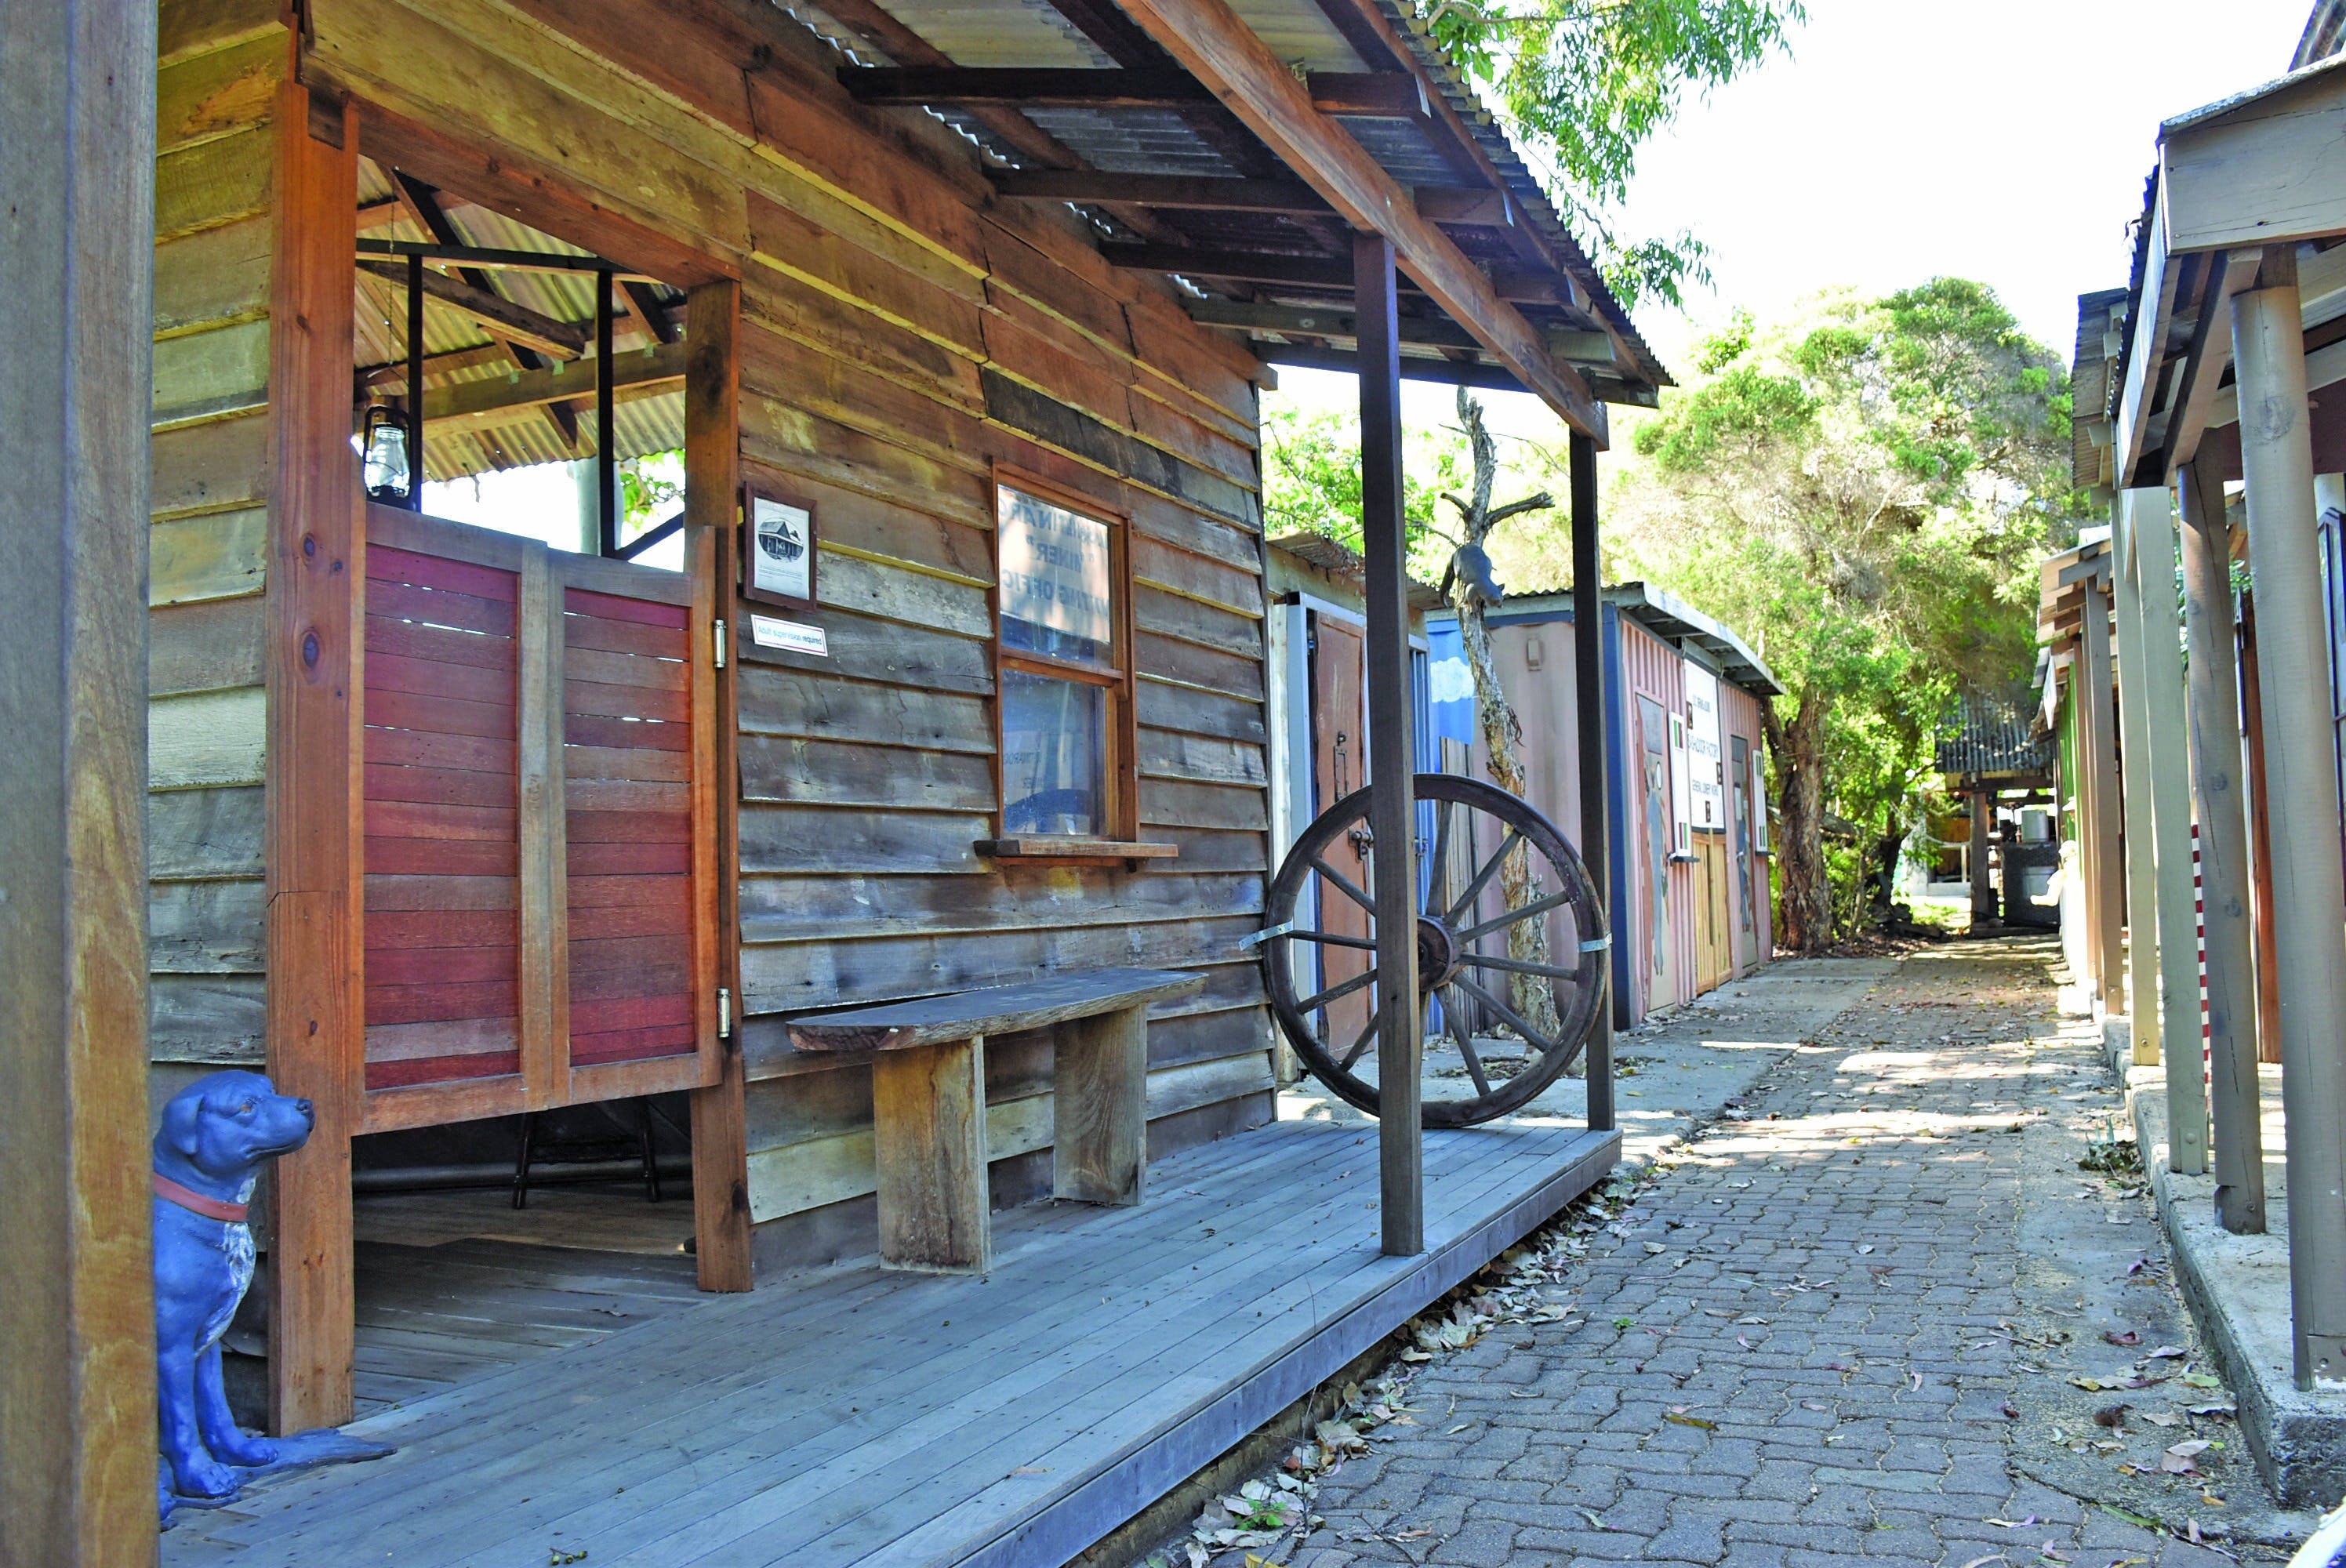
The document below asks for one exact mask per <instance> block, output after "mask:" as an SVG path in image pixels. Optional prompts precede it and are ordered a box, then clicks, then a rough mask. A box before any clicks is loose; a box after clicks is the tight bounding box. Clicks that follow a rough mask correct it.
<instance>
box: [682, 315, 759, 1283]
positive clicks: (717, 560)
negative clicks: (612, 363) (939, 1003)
mask: <svg viewBox="0 0 2346 1568" xmlns="http://www.w3.org/2000/svg"><path fill="white" fill-rule="evenodd" d="M740 332H741V286H740V285H739V283H736V282H734V281H733V280H730V279H721V280H718V281H716V282H713V283H703V284H701V285H700V286H699V288H696V289H694V290H692V291H691V293H689V294H688V295H687V296H686V297H685V350H686V353H687V355H688V359H687V362H686V370H685V377H684V390H685V402H684V445H685V461H684V473H685V491H684V509H685V521H686V524H687V530H688V545H687V549H686V560H687V562H688V565H689V567H690V570H691V571H692V573H693V579H694V583H695V585H696V592H697V593H699V594H705V595H707V596H709V599H710V603H709V605H707V606H702V605H701V604H699V601H698V600H697V599H696V602H695V604H694V611H695V614H696V615H697V616H700V617H701V618H702V619H704V620H705V619H706V618H707V617H708V616H710V615H719V616H730V615H731V614H732V610H731V606H732V604H733V575H734V574H733V552H734V541H735V540H736V539H737V538H738V537H739V535H738V533H737V531H736V530H735V528H734V526H733V524H734V521H735V518H736V509H737V507H738V506H739V504H740V503H739V492H740V483H741V475H740V469H741V463H740V451H741V436H740V411H741V369H740V355H739V349H738V344H739V340H740ZM742 629H745V630H746V628H742ZM737 668H738V664H737V661H736V660H735V659H733V658H732V657H728V658H727V660H726V667H725V668H724V669H723V670H722V671H720V672H716V675H715V678H716V680H717V694H716V695H717V702H716V709H715V711H716V713H717V717H718V720H719V726H720V730H721V733H723V734H725V735H728V736H729V735H730V734H731V733H732V730H733V711H734V697H733V682H734V679H735V672H736V670H737ZM732 780H733V770H732V769H731V768H730V767H722V768H720V769H719V788H718V789H717V807H718V834H717V841H718V842H719V843H720V844H727V845H729V844H732V843H733V842H735V828H734V817H735V813H736V812H737V811H738V810H739V801H738V796H739V791H738V790H737V789H734V788H732ZM723 859H725V860H728V861H732V860H737V859H738V857H734V856H731V855H728V856H725V857H723ZM734 874H736V873H735V872H734V871H733V869H732V868H731V867H730V866H729V867H728V868H727V876H726V884H725V887H724V890H723V891H722V894H721V896H720V897H719V900H718V906H717V907H718V917H717V918H718V921H719V936H718V946H719V952H718V968H717V975H718V983H719V985H723V986H727V987H729V988H730V989H731V991H732V993H733V994H734V995H735V996H739V995H740V994H741V978H740V975H739V972H737V971H738V969H739V958H738V954H739V952H740V942H739V932H737V930H736V923H737V921H739V910H740V901H739V898H738V897H737V896H736V894H735V892H734V891H733V888H732V885H731V880H732V876H733V875H734ZM719 1061H720V1063H721V1066H720V1069H719V1078H718V1081H717V1083H716V1084H714V1085H712V1086H710V1087H709V1088H706V1089H695V1090H693V1091H692V1101H691V1104H692V1165H693V1172H692V1175H693V1181H692V1210H693V1237H694V1257H695V1261H696V1262H697V1263H698V1265H699V1277H700V1288H702V1289H703V1290H747V1289H749V1288H750V1284H751V1278H750V1274H751V1270H750V1176H749V1143H748V1127H747V1124H746V1119H745V1118H746V1105H745V1103H744V1099H743V1095H744V1084H743V1082H742V1072H741V1031H740V1029H739V1026H738V1025H737V1026H736V1027H735V1028H734V1029H733V1030H732V1031H731V1032H730V1033H728V1034H727V1035H725V1037H724V1038H723V1039H722V1040H720V1041H719Z"/></svg>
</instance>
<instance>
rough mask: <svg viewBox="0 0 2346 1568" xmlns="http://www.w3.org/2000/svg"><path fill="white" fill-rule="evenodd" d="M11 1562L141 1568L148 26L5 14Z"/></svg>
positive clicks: (0, 1083) (61, 10) (48, 13)
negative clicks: (11, 321)
mask: <svg viewBox="0 0 2346 1568" xmlns="http://www.w3.org/2000/svg"><path fill="white" fill-rule="evenodd" d="M0 147H5V148H7V149H8V152H7V157H6V158H5V160H0V209H5V211H6V213H7V216H8V220H7V222H6V223H5V224H0V270H5V275H6V277H7V279H8V280H9V283H10V286H11V287H12V288H13V289H14V290H15V292H16V296H17V298H18V299H19V300H22V301H24V304H25V309H24V310H23V311H20V312H19V315H18V319H17V321H15V326H14V329H13V330H12V331H11V333H10V338H9V346H8V352H7V353H6V354H5V355H0V726H5V734H6V735H7V737H8V742H7V744H6V745H5V746H0V791H5V796H0V798H5V799H6V800H7V802H8V813H9V815H8V829H7V831H6V832H5V833H0V1105H5V1107H6V1112H5V1115H6V1117H7V1131H6V1135H5V1137H0V1178H5V1181H6V1183H7V1192H8V1202H9V1206H10V1215H9V1219H8V1225H7V1245H6V1246H5V1247H0V1304H5V1305H0V1314H4V1315H5V1318H6V1319H7V1323H8V1331H7V1350H6V1356H5V1366H0V1563H5V1564H6V1568H84V1565H86V1568H117V1565H120V1568H137V1565H138V1564H142V1563H153V1562H154V1561H155V1398H154V1386H155V1383H154V1379H155V1359H154V1355H155V1341H154V1305H153V1296H152V1289H151V1285H150V1273H149V1266H148V1258H149V1252H148V1247H149V1245H150V1244H149V1236H148V1190H147V1173H148V1154H147V883H146V877H147V867H146V843H145V832H144V823H145V813H146V785H147V718H146V710H147V595H146V584H147V501H148V467H147V415H148V405H149V393H148V344H149V342H150V341H151V337H152V332H153V321H154V315H153V311H152V306H151V302H150V297H149V295H150V283H149V280H150V278H151V276H152V268H153V260H152V256H153V252H152V250H151V249H150V247H151V243H152V238H151V237H152V235H153V233H154V169H155V8H154V7H153V6H151V5H112V4H99V3H96V0H43V3H41V4H37V5H8V6H6V7H5V9H0Z"/></svg>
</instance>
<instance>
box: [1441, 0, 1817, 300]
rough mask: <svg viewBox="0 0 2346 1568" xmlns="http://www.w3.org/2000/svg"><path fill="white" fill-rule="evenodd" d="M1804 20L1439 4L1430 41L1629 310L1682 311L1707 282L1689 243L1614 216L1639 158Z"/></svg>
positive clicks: (1635, 1)
mask: <svg viewBox="0 0 2346 1568" xmlns="http://www.w3.org/2000/svg"><path fill="white" fill-rule="evenodd" d="M1805 20H1807V14H1806V12H1805V11H1804V10H1803V8H1802V6H1801V5H1800V0H1439V3H1438V4H1436V5H1433V6H1432V9H1431V15H1429V17H1428V21H1429V24H1430V25H1431V26H1432V28H1433V35H1434V36H1435V37H1436V38H1437V39H1439V40H1440V41H1441V42H1442V44H1443V45H1444V46H1446V47H1447V48H1449V49H1450V50H1451V51H1452V53H1453V54H1454V56H1455V57H1457V58H1458V59H1460V60H1461V61H1463V62H1464V65H1465V66H1466V68H1467V70H1468V71H1469V72H1470V73H1471V74H1472V75H1473V76H1475V77H1477V78H1479V79H1480V80H1481V81H1482V83H1483V84H1484V86H1485V87H1487V88H1488V89H1489V90H1490V92H1491V94H1492V96H1493V97H1494V99H1495V101H1496V103H1497V105H1498V107H1499V108H1500V110H1501V111H1502V112H1503V113H1504V114H1505V115H1506V117H1508V118H1509V119H1510V120H1511V121H1512V122H1513V123H1514V126H1515V128H1516V130H1517V131H1518V132H1519V133H1520V135H1521V136H1522V137H1523V138H1524V139H1525V141H1527V142H1528V143H1529V144H1530V146H1531V147H1532V148H1534V149H1535V150H1536V151H1538V152H1541V153H1543V154H1545V156H1546V157H1548V158H1552V159H1553V160H1554V162H1555V164H1556V171H1557V176H1558V182H1560V183H1561V185H1562V186H1563V187H1564V188H1562V189H1558V190H1554V191H1552V192H1551V193H1550V194H1551V195H1553V196H1554V197H1555V198H1556V199H1557V200H1558V201H1559V202H1561V203H1563V204H1564V206H1565V208H1566V214H1567V217H1568V218H1570V219H1571V220H1572V222H1573V225H1574V228H1575V229H1576V230H1577V231H1579V232H1580V233H1581V234H1582V236H1583V237H1584V239H1593V240H1594V241H1595V247H1594V248H1595V250H1596V254H1597V255H1598V257H1599V260H1600V261H1601V263H1602V264H1603V266H1604V268H1605V272H1606V279H1607V283H1609V284H1610V285H1611V286H1612V287H1613V289H1614V291H1615V292H1616V293H1617V294H1618V295H1619V296H1620V297H1621V299H1622V300H1623V301H1624V302H1625V303H1627V304H1635V303H1636V302H1637V301H1638V300H1667V301H1668V302H1669V303H1671V304H1674V305H1675V304H1679V303H1682V302H1683V299H1682V296H1683V292H1684V290H1685V287H1686V285H1688V284H1689V283H1707V282H1708V281H1709V270H1708V268H1707V267H1706V265H1705V261H1704V250H1703V247H1702V244H1701V242H1700V241H1699V240H1698V239H1695V238H1694V237H1693V236H1692V235H1690V234H1688V233H1683V232H1681V233H1679V234H1678V235H1676V236H1674V237H1671V238H1668V239H1660V238H1652V239H1642V240H1632V239H1626V238H1624V237H1623V236H1621V235H1620V234H1618V233H1617V232H1616V230H1615V227H1614V224H1613V222H1612V214H1613V213H1614V212H1615V211H1616V210H1617V209H1618V208H1619V206H1620V204H1621V202H1622V201H1623V200H1624V199H1626V198H1627V194H1628V188H1629V180H1630V178H1631V176H1632V175H1633V174H1634V173H1635V172H1636V169H1637V150H1638V148H1641V147H1643V146H1644V145H1645V143H1646V142H1647V139H1648V138H1650V137H1653V136H1654V135H1655V134H1656V133H1657V132H1658V131H1660V130H1661V129H1663V128H1664V127H1667V126H1668V124H1669V123H1670V121H1671V120H1672V119H1673V118H1675V117H1677V115H1678V110H1679V108H1680V107H1683V105H1684V104H1685V102H1686V99H1687V97H1688V94H1689V93H1692V94H1694V95H1696V96H1700V95H1701V94H1703V93H1706V92H1708V91H1709V89H1710V88H1712V87H1717V86H1719V84H1721V83H1724V82H1727V81H1729V80H1731V79H1732V78H1734V77H1735V76H1738V75H1739V74H1740V73H1741V72H1743V71H1744V70H1746V69H1748V68H1749V67H1750V66H1754V65H1757V64H1758V63H1759V62H1760V60H1762V59H1764V58H1766V57H1767V56H1769V55H1770V54H1772V53H1774V52H1775V51H1777V50H1779V49H1781V48H1784V47H1786V44H1787V37H1788V35H1789V34H1790V30H1791V29H1792V28H1793V27H1795V26H1798V25H1800V23H1802V22H1804V21H1805Z"/></svg>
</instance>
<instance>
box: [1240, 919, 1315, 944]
mask: <svg viewBox="0 0 2346 1568" xmlns="http://www.w3.org/2000/svg"><path fill="white" fill-rule="evenodd" d="M1302 923H1303V922H1302V921H1299V920H1291V921H1288V922H1287V923H1286V924H1285V925H1275V926H1271V927H1270V928H1269V929H1267V930H1264V931H1259V932H1255V933H1254V934H1253V935H1252V936H1247V937H1240V938H1239V947H1241V948H1249V947H1260V946H1261V945H1262V944H1263V943H1264V942H1269V941H1270V940H1271V938H1273V937H1280V936H1285V935H1287V934H1288V933H1289V932H1291V931H1293V930H1294V929H1295V928H1296V927H1298V926H1300V925H1301V924H1302Z"/></svg>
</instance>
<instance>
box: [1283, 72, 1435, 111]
mask: <svg viewBox="0 0 2346 1568" xmlns="http://www.w3.org/2000/svg"><path fill="white" fill-rule="evenodd" d="M1304 85H1305V86H1306V87H1309V88H1310V89H1311V107H1313V108H1315V109H1318V110H1319V111H1320V112H1321V114H1323V115H1337V116H1341V117H1343V118H1345V119H1356V120H1414V121H1417V122H1418V123H1420V124H1423V123H1425V122H1427V121H1429V120H1431V119H1433V104H1432V103H1431V102H1429V101H1428V100H1427V97H1426V91H1425V84H1424V83H1423V82H1421V81H1419V80H1418V79H1417V77H1415V76H1412V75H1411V74H1410V73H1409V72H1407V71H1313V72H1311V73H1310V75H1308V76H1305V78H1304Z"/></svg>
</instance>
